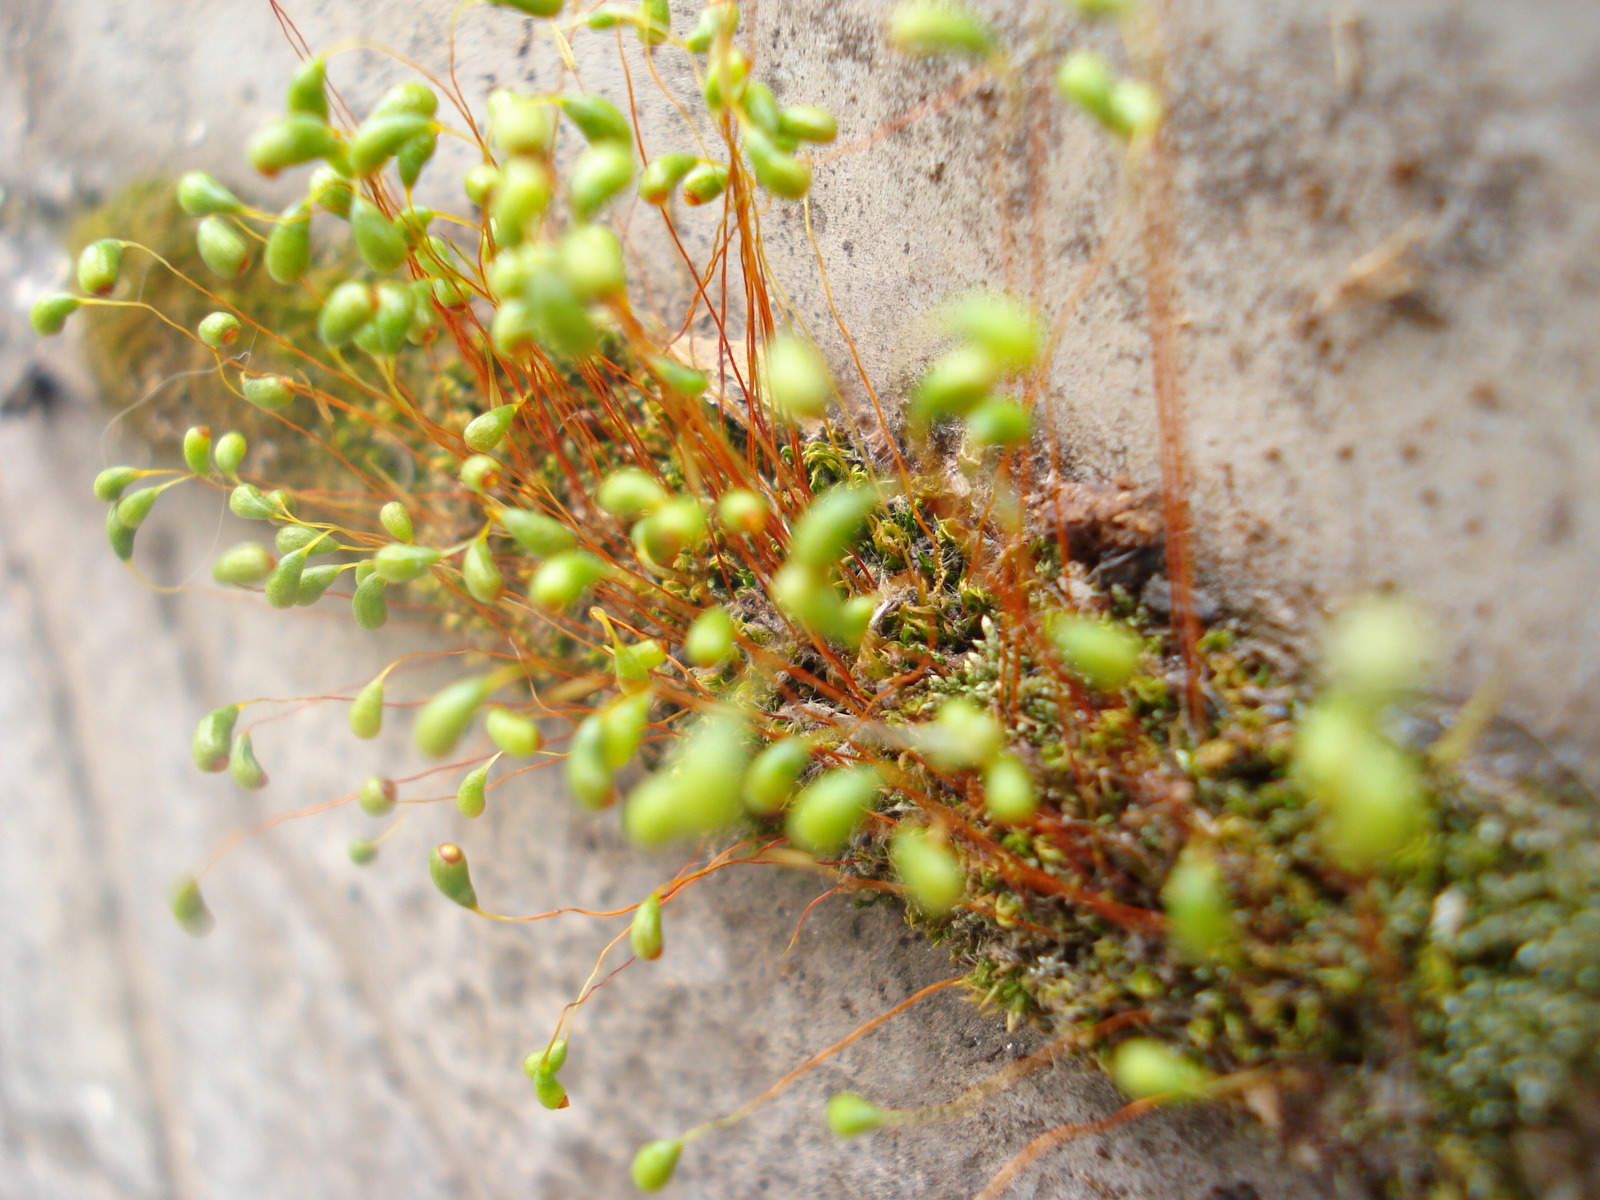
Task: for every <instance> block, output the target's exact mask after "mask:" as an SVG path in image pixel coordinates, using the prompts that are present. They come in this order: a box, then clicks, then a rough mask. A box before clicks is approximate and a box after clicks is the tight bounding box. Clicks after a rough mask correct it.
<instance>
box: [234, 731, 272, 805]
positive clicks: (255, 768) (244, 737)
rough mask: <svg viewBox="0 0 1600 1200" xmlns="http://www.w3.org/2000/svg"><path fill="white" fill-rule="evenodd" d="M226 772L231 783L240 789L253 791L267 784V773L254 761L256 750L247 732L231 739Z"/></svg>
mask: <svg viewBox="0 0 1600 1200" xmlns="http://www.w3.org/2000/svg"><path fill="white" fill-rule="evenodd" d="M228 771H229V773H230V774H231V775H232V776H233V781H234V782H235V783H237V784H238V785H239V786H240V787H242V788H248V789H250V790H252V791H253V790H255V789H256V788H259V787H265V786H266V784H267V773H266V771H265V770H263V769H262V766H261V763H260V762H259V761H258V760H257V759H256V748H255V745H254V743H253V742H251V740H250V733H249V731H248V730H246V731H245V732H244V733H241V734H240V735H239V736H238V737H236V738H234V739H233V749H232V751H230V752H229V754H228Z"/></svg>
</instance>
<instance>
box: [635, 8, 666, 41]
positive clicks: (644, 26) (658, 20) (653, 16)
mask: <svg viewBox="0 0 1600 1200" xmlns="http://www.w3.org/2000/svg"><path fill="white" fill-rule="evenodd" d="M639 18H640V20H639V41H640V42H642V43H643V44H644V45H646V46H659V45H660V44H661V43H662V42H664V41H666V40H667V38H668V37H670V36H671V34H672V9H671V7H670V6H669V5H668V3H667V0H639Z"/></svg>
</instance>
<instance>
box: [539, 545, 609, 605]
mask: <svg viewBox="0 0 1600 1200" xmlns="http://www.w3.org/2000/svg"><path fill="white" fill-rule="evenodd" d="M604 574H605V564H604V563H603V562H601V561H600V560H599V559H598V558H596V557H595V556H594V555H592V554H590V553H588V552H587V551H584V550H567V551H564V552H562V553H560V554H557V555H554V556H553V557H551V558H549V559H546V560H545V562H544V563H543V564H541V565H540V567H539V569H538V570H537V571H535V572H534V574H533V580H532V582H531V583H530V584H529V585H528V597H529V599H531V600H532V601H533V602H534V603H535V604H537V605H538V606H539V607H540V608H544V609H550V610H552V611H559V610H562V609H567V608H570V607H572V605H574V604H576V603H577V601H578V597H580V596H581V595H583V593H584V592H585V591H586V590H587V589H588V588H589V587H590V585H591V584H593V583H595V582H596V581H597V580H599V579H600V578H601V577H602V576H603V575H604Z"/></svg>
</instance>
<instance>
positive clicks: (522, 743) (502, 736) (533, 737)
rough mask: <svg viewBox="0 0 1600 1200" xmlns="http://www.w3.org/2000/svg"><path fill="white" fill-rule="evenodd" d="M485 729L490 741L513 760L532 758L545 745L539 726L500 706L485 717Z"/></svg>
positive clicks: (496, 706)
mask: <svg viewBox="0 0 1600 1200" xmlns="http://www.w3.org/2000/svg"><path fill="white" fill-rule="evenodd" d="M483 727H484V730H485V731H486V732H487V733H488V734H489V740H490V741H491V742H493V743H494V744H495V746H496V747H497V748H498V749H500V750H501V751H503V752H504V753H506V754H509V755H511V756H512V757H513V758H532V757H533V756H534V755H535V754H537V753H538V752H539V748H540V747H541V746H542V745H544V738H543V737H541V736H540V734H539V726H538V725H536V724H535V723H534V722H533V721H532V720H530V719H529V718H527V717H523V716H518V715H517V714H516V713H514V712H511V711H510V710H509V709H507V708H504V707H502V706H501V705H498V704H496V705H495V706H494V707H493V708H491V709H490V710H489V711H488V713H487V714H486V715H485V717H484V721H483Z"/></svg>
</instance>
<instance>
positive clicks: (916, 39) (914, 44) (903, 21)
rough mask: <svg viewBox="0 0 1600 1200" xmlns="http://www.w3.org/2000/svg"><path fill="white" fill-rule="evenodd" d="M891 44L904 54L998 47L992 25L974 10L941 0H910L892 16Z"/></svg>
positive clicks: (967, 52) (975, 52)
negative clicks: (979, 16) (976, 14)
mask: <svg viewBox="0 0 1600 1200" xmlns="http://www.w3.org/2000/svg"><path fill="white" fill-rule="evenodd" d="M889 44H890V45H891V46H893V47H894V48H895V49H896V50H898V51H899V52H900V53H902V54H911V55H915V56H917V57H930V56H933V55H938V54H959V55H967V56H974V57H975V56H978V55H984V54H989V53H991V52H992V51H993V50H994V48H995V40H994V34H993V33H992V32H991V31H990V29H989V26H988V25H987V24H985V23H984V22H983V21H982V20H980V19H979V18H978V17H977V16H975V15H974V14H973V13H971V12H969V11H968V10H967V9H965V8H961V7H958V6H956V5H954V4H947V3H941V2H939V0H910V2H909V3H905V4H902V5H900V7H898V8H896V9H895V10H894V12H893V14H892V15H891V16H890V17H889Z"/></svg>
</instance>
